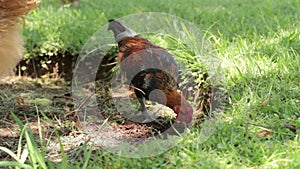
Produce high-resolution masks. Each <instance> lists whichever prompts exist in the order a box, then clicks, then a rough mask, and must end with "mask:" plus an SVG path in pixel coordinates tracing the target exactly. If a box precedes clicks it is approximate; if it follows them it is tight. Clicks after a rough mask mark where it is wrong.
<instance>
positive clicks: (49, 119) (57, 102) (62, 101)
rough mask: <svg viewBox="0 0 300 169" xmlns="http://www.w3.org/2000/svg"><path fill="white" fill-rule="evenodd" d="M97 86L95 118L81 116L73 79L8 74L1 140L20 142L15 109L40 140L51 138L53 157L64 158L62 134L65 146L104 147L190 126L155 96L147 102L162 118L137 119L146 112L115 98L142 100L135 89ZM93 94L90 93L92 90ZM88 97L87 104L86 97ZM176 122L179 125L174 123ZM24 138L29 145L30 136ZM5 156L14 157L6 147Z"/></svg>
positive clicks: (140, 141)
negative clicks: (120, 106)
mask: <svg viewBox="0 0 300 169" xmlns="http://www.w3.org/2000/svg"><path fill="white" fill-rule="evenodd" d="M90 85H94V84H90ZM97 86H98V88H97V90H96V93H95V97H96V98H97V100H98V105H97V107H98V108H99V109H96V112H93V113H94V114H92V115H90V117H88V118H91V119H92V120H87V121H82V120H81V119H80V113H81V107H79V108H77V109H75V108H74V102H73V98H72V97H71V86H70V84H69V83H68V82H64V81H63V80H61V79H53V78H52V79H51V78H49V79H43V80H42V79H31V78H29V77H17V76H13V77H7V78H5V79H2V82H1V84H0V90H1V93H0V97H1V103H0V104H1V106H0V107H1V108H0V118H1V122H0V139H1V141H0V146H3V147H7V148H9V149H11V150H14V151H16V150H17V148H18V145H19V144H18V141H19V137H20V128H19V126H18V124H17V123H16V121H15V118H14V116H13V114H15V115H16V116H17V117H18V118H19V119H20V120H21V121H22V122H23V124H25V126H26V127H28V128H30V129H31V130H32V131H33V133H34V140H35V142H37V143H38V144H41V141H42V142H43V143H47V150H46V157H47V158H48V159H50V160H51V161H60V160H61V147H60V144H59V142H58V140H57V136H58V135H59V136H60V140H61V142H62V146H63V147H64V151H65V152H67V153H72V152H74V151H76V149H77V148H78V147H80V146H81V145H83V144H84V143H86V142H88V144H89V145H92V144H93V145H94V146H95V147H98V148H112V147H116V146H119V145H121V144H123V143H129V144H132V145H136V144H143V143H145V144H146V142H148V141H151V140H153V139H155V138H157V137H159V138H166V137H167V135H178V133H177V132H179V133H181V132H183V131H184V128H186V127H187V126H186V124H181V123H178V122H174V118H175V114H174V113H173V111H172V110H171V109H169V108H167V107H166V106H163V105H159V104H157V103H151V102H147V109H148V110H149V111H150V112H155V115H156V117H159V118H158V120H159V121H157V122H156V121H153V122H148V123H144V124H140V123H137V122H135V121H136V120H139V118H144V116H143V115H141V116H135V117H134V118H132V117H131V118H128V117H129V116H132V114H130V113H129V112H118V110H117V109H116V108H115V107H114V103H113V99H115V100H117V101H122V99H123V98H127V97H129V98H130V99H132V100H133V102H136V103H137V101H136V99H135V95H134V93H133V92H132V91H130V90H127V88H126V87H121V88H120V89H119V91H118V92H117V93H114V94H113V95H112V94H111V93H110V90H109V84H108V83H101V87H99V83H97ZM88 94H90V93H88V92H87V95H88ZM82 103H83V104H86V102H84V101H83V102H82ZM78 114H79V115H78ZM97 114H98V115H99V114H101V115H102V118H97V117H96V116H97ZM94 115H95V117H94ZM125 117H126V118H125ZM128 119H129V120H128ZM171 124H173V126H175V128H176V130H174V128H172V127H171ZM177 130H178V131H177ZM55 131H57V133H58V135H56V133H55ZM41 138H42V139H41ZM22 141H23V145H24V144H25V140H24V139H23V140H22ZM0 157H1V158H2V159H5V158H9V156H8V155H7V154H6V153H4V152H2V151H1V154H0Z"/></svg>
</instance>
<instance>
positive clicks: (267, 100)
mask: <svg viewBox="0 0 300 169" xmlns="http://www.w3.org/2000/svg"><path fill="white" fill-rule="evenodd" d="M269 99H270V97H269V96H268V97H267V98H266V99H265V100H264V102H263V103H262V104H261V109H263V108H264V107H265V106H266V105H267V104H268V103H269Z"/></svg>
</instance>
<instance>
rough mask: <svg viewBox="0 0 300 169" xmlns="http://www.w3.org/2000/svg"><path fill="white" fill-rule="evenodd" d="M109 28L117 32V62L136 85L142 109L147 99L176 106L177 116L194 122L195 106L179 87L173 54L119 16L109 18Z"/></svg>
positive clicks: (144, 109)
mask: <svg viewBox="0 0 300 169" xmlns="http://www.w3.org/2000/svg"><path fill="white" fill-rule="evenodd" d="M108 30H112V31H113V33H114V36H115V40H116V43H118V47H119V53H118V63H119V65H120V68H121V70H122V72H125V74H126V79H127V80H128V81H130V82H131V84H132V85H133V86H134V91H135V94H136V96H137V98H138V100H139V102H140V104H141V107H140V110H142V111H146V107H145V102H144V99H147V100H151V101H155V102H158V103H160V104H163V105H166V106H168V107H170V108H171V109H173V111H174V112H175V113H176V114H177V117H176V120H178V121H180V122H186V123H189V122H191V121H192V115H193V108H192V106H191V105H190V104H189V103H188V102H187V101H186V99H185V98H184V97H183V96H182V95H181V94H180V93H179V92H178V91H177V89H178V85H177V77H178V66H177V63H176V61H175V60H174V58H173V56H172V55H171V54H170V53H169V52H168V51H167V50H166V49H164V48H162V47H159V46H157V45H154V44H152V43H151V42H150V41H148V40H147V39H144V38H141V37H140V36H139V35H138V34H137V33H136V32H134V31H133V30H131V29H129V28H127V27H126V26H125V25H123V24H122V23H121V22H119V21H117V20H114V19H111V20H109V26H108Z"/></svg>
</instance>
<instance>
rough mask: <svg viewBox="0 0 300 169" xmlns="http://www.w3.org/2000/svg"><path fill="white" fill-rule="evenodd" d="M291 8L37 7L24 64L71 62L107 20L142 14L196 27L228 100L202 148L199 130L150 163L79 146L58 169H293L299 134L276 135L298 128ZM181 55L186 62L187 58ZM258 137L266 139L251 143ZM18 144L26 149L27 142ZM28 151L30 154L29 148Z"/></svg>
mask: <svg viewBox="0 0 300 169" xmlns="http://www.w3.org/2000/svg"><path fill="white" fill-rule="evenodd" d="M299 8H300V6H299V3H298V1H294V0H289V1H271V0H266V1H256V0H251V1H242V0H236V1H229V0H226V1H197V0H193V1H179V0H176V1H158V0H157V1H129V2H128V1H103V2H101V1H97V2H96V1H86V0H82V1H80V3H79V7H77V8H76V7H74V6H65V7H63V6H59V5H58V4H57V1H56V0H51V1H46V0H45V1H42V4H41V7H40V9H39V10H37V11H35V12H32V13H31V14H30V15H29V16H28V17H27V25H26V28H25V29H24V30H23V33H24V36H25V37H26V38H27V40H26V42H27V44H26V48H27V54H28V56H29V57H33V55H34V57H38V55H39V54H41V53H42V54H48V55H52V54H54V55H55V52H60V51H70V52H71V53H74V54H76V53H78V52H79V51H80V48H81V47H82V45H83V44H84V43H85V41H86V40H87V39H88V38H89V37H90V36H91V35H92V34H93V33H94V32H95V31H97V30H98V28H99V27H101V26H103V25H105V24H106V22H107V19H110V18H118V17H121V16H124V15H128V14H131V13H132V12H135V13H136V12H146V11H155V12H164V13H169V14H174V15H177V16H179V17H182V18H184V19H187V20H189V21H191V22H192V23H194V24H195V25H198V26H199V29H200V30H202V31H203V32H204V33H205V34H206V35H207V38H208V39H209V40H210V41H211V43H212V45H213V47H214V49H215V51H216V55H217V57H219V58H220V60H221V67H222V71H224V76H225V78H226V80H225V82H224V84H223V85H224V86H225V88H226V92H227V93H226V94H227V97H228V103H227V105H226V109H225V112H224V114H223V116H222V117H221V119H220V120H219V121H217V122H214V123H211V122H209V121H207V122H205V123H204V124H202V126H205V125H208V126H210V127H213V128H214V129H215V130H212V131H213V132H212V133H211V136H210V137H209V138H208V139H207V140H203V136H202V135H201V134H200V130H199V129H192V130H191V132H190V133H188V134H187V135H186V136H185V138H184V139H182V141H180V142H179V143H178V146H177V147H176V148H173V149H171V150H169V151H167V152H165V153H163V154H161V155H158V156H155V157H151V158H135V159H131V158H126V157H120V156H118V155H115V154H111V153H108V152H106V151H105V150H97V152H96V153H93V154H91V149H89V148H88V147H84V146H83V147H82V149H81V150H79V151H82V152H84V154H86V155H85V156H84V158H81V157H79V155H78V156H77V158H74V159H69V158H72V157H67V156H64V160H63V162H62V163H59V166H61V167H62V168H63V167H73V168H81V167H82V166H84V167H87V168H95V167H99V166H100V167H103V168H107V167H110V168H151V167H152V168H175V167H177V168H299V166H300V162H299V161H300V160H299V157H300V144H299V130H297V131H296V132H292V131H290V130H289V129H287V128H284V127H283V125H284V124H285V123H289V124H292V125H294V126H295V127H296V128H299V127H300V119H299V116H300V106H299V105H300V87H299V82H300V56H299V52H300V47H299V46H300V32H299V29H300V26H299ZM141 24H142V23H141ZM159 38H161V37H154V39H153V41H156V42H158V43H161V44H162V45H164V41H160V39H159ZM165 45H166V44H165ZM175 46H176V45H174V46H167V47H169V48H170V50H172V51H171V52H173V53H174V54H179V55H185V53H184V52H186V50H185V49H184V46H181V47H182V48H176V47H175ZM187 54H188V56H189V57H190V56H193V54H194V53H191V52H188V53H187ZM187 58H188V57H187ZM266 129H268V130H270V131H271V134H269V135H266V136H263V137H258V136H257V134H258V133H259V132H261V131H263V130H266ZM28 136H30V135H28ZM26 139H27V142H28V141H32V140H31V139H30V137H28V138H26ZM29 148H30V147H29ZM31 148H32V149H34V150H36V151H38V150H37V148H36V147H35V146H33V147H31ZM23 149H24V148H23ZM1 150H2V151H6V152H8V153H10V152H9V150H6V149H3V148H2V149H1ZM23 152H24V150H23ZM11 155H12V153H11ZM20 155H24V156H25V155H26V154H24V153H23V154H22V151H20V150H19V151H18V156H17V157H18V158H19V159H20V158H21V156H20ZM26 157H27V159H29V158H30V160H27V161H24V158H25V157H22V158H21V159H22V160H21V161H18V160H17V159H16V161H15V162H14V163H10V162H8V161H7V163H6V166H9V165H10V166H16V167H17V166H19V167H22V166H23V167H27V166H28V167H29V166H32V167H34V165H36V161H37V160H38V159H36V160H35V161H34V157H33V156H29V155H27V156H26ZM39 160H40V165H42V164H44V163H47V164H48V165H49V166H50V167H51V166H52V168H54V167H55V166H56V165H57V164H56V163H53V162H50V161H49V160H47V159H39ZM44 161H46V162H44ZM0 164H1V165H3V162H2V163H0ZM4 165H5V164H4ZM25 165H26V166H25ZM29 168H30V167H29Z"/></svg>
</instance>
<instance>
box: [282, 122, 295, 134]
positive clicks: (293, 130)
mask: <svg viewBox="0 0 300 169" xmlns="http://www.w3.org/2000/svg"><path fill="white" fill-rule="evenodd" d="M284 127H285V128H288V129H290V130H291V131H292V132H294V133H296V131H297V128H296V126H295V125H292V124H289V123H284Z"/></svg>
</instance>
